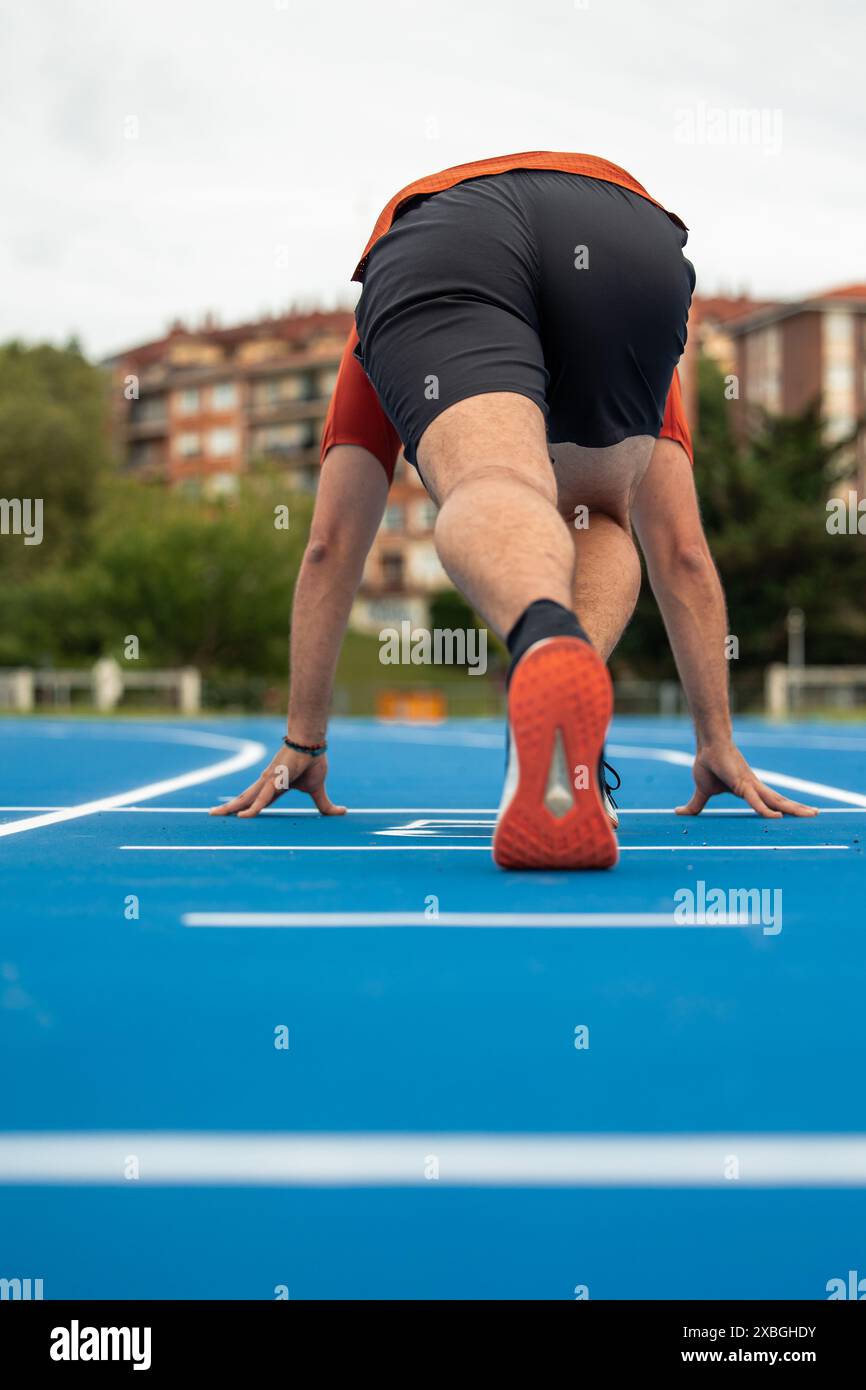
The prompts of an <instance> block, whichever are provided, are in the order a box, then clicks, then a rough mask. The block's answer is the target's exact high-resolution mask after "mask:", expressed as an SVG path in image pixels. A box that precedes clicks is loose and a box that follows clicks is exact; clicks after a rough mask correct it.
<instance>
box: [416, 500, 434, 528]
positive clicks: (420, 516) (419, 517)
mask: <svg viewBox="0 0 866 1390" xmlns="http://www.w3.org/2000/svg"><path fill="white" fill-rule="evenodd" d="M413 516H414V521H415V529H416V531H432V530H433V527H434V526H435V525H436V507H435V505H434V504H433V503H432V502H431V501H429V499H428V500H426V501H424V502H416V503H415V506H414V508H413Z"/></svg>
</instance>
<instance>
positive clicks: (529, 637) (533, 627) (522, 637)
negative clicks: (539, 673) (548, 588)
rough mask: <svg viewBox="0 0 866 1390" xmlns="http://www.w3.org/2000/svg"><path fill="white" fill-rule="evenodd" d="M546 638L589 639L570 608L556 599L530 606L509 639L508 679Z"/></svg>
mask: <svg viewBox="0 0 866 1390" xmlns="http://www.w3.org/2000/svg"><path fill="white" fill-rule="evenodd" d="M545 637H580V638H581V639H582V640H583V641H584V642H588V641H589V638H588V637H587V635H586V633H585V632H584V630H583V628H582V627H581V625H580V623H579V622H578V621H577V618H576V617H575V616H574V614H573V613H572V612H571V609H569V608H563V606H562V604H561V603H557V602H556V601H555V600H554V599H552V598H539V599H536V600H535V602H534V603H530V605H529V607H528V608H527V609H526V612H525V613H522V614H521V615H520V617H519V618H518V619H517V622H516V623H515V624H514V627H513V628H512V629H511V631H510V632H509V634H508V636H507V637H506V639H505V642H506V645H507V647H508V650H509V652H510V654H511V665H510V666H509V668H508V680H509V681H510V680H511V677H512V675H513V673H514V668H515V666H516V665H517V663H518V661H519V660H520V658H521V657H522V656H523V655H524V653H525V652H527V651H528V650H529V648H530V647H531V646H532V645H533V644H534V643H535V642H540V641H542V639H543V638H545Z"/></svg>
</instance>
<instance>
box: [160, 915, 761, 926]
mask: <svg viewBox="0 0 866 1390" xmlns="http://www.w3.org/2000/svg"><path fill="white" fill-rule="evenodd" d="M181 922H182V923H183V925H184V926H185V927H337V928H340V927H428V928H431V929H432V930H434V931H435V930H437V929H438V928H439V927H518V928H522V927H562V928H565V929H568V930H571V929H574V928H576V927H623V928H632V927H675V928H676V929H677V930H678V931H688V930H690V929H691V928H693V927H761V926H762V925H763V924H762V923H761V922H753V921H751V920H750V918H749V916H748V914H747V913H721V912H720V913H719V920H718V921H715V920H714V921H712V922H707V921H706V920H700V915H699V918H698V920H697V921H694V922H678V921H677V920H676V917H675V916H674V914H673V913H672V912H526V913H520V912H440V913H439V915H438V917H436V918H429V917H427V916H425V914H424V913H423V912H186V913H184V915H183V916H182V917H181Z"/></svg>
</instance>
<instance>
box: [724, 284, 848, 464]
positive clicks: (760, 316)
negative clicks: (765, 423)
mask: <svg viewBox="0 0 866 1390" xmlns="http://www.w3.org/2000/svg"><path fill="white" fill-rule="evenodd" d="M730 335H731V338H732V341H733V344H734V347H735V351H736V358H735V361H736V366H735V370H736V374H737V376H738V378H739V383H740V393H739V400H738V402H737V405H736V410H737V417H736V418H737V427H738V430H739V432H740V433H741V434H743V433H745V432H747V431H748V429H749V428H750V425H751V421H752V417H753V415H754V414H755V413H756V411H757V410H763V411H767V412H769V413H770V414H771V415H778V414H781V415H792V414H796V413H797V412H799V411H802V410H804V409H805V408H806V407H807V406H808V405H810V404H812V403H813V402H814V401H816V400H820V402H821V409H822V414H823V418H824V422H825V426H826V431H827V437H828V439H830V440H833V441H838V440H841V439H844V438H845V437H846V436H850V435H852V434H853V433H854V431H855V428H856V427H857V425H858V422H859V421H861V420H862V419H863V418H864V416H866V285H845V286H842V287H841V288H839V289H834V290H827V291H825V292H823V293H820V294H817V295H814V296H810V297H809V298H807V299H801V300H795V301H791V302H786V303H781V304H773V305H770V306H765V307H764V308H762V309H760V310H758V311H757V312H754V313H751V314H749V315H748V316H746V317H744V318H739V319H738V320H737V321H736V322H735V323H733V324H732V325H731V326H730ZM851 466H852V474H853V473H859V475H860V477H861V478H864V477H866V433H864V431H863V430H862V429H860V431H859V437H858V439H857V441H856V443H855V445H854V447H853V449H852V454H851Z"/></svg>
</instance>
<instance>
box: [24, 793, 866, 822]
mask: <svg viewBox="0 0 866 1390" xmlns="http://www.w3.org/2000/svg"><path fill="white" fill-rule="evenodd" d="M217 800H218V801H231V800H232V798H231V797H230V796H221V797H218V798H217ZM64 809H65V807H63V806H0V811H62V810H64ZM618 810H619V814H620V815H621V816H672V815H674V814H675V812H674V808H673V806H620V807H619V808H618ZM108 811H109V812H111V813H113V814H115V815H121V814H122V815H126V814H127V813H129V812H138V813H140V814H147V815H151V816H209V815H210V807H209V806H110V807H108ZM864 811H866V807H861V806H822V807H821V815H822V816H845V815H851V816H856V815H861V814H862V813H863V812H864ZM259 814H260V815H262V816H318V815H320V812H319V811H317V810H316V809H315V807H313V806H294V807H293V806H268V807H267V808H266V809H265V810H264V811H260V812H259ZM757 814H758V813H757V811H753V810H752V808H751V806H715V807H714V806H708V807H706V809H705V810H703V811H702V812H701V820H706V819H707V817H708V816H742V817H744V818H746V817H749V816H751V817H752V818H753V819H754V818H755V817H756V816H757ZM346 815H347V816H492V817H494V819H492V820H491V821H490V824H491V825H495V824H496V821H495V816H496V807H495V806H350V807H349V809H348V811H347V812H346ZM678 819H679V820H680V821H681V822H682V823H683V824H688V822H689V820H692V819H693V817H690V816H679V817H678Z"/></svg>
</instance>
